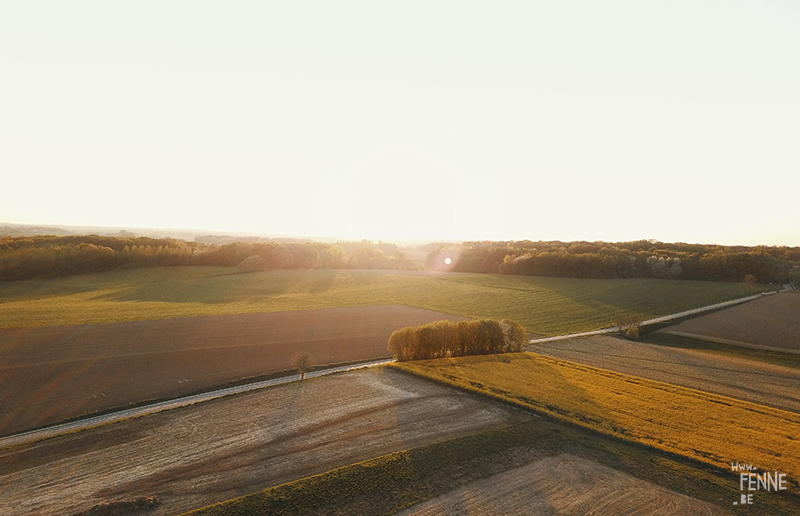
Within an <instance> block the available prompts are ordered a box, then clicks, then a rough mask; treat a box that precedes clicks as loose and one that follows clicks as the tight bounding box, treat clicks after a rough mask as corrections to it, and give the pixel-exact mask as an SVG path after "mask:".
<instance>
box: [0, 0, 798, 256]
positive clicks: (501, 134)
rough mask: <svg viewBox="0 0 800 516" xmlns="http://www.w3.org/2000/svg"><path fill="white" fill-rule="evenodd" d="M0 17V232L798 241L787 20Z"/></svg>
mask: <svg viewBox="0 0 800 516" xmlns="http://www.w3.org/2000/svg"><path fill="white" fill-rule="evenodd" d="M798 5H800V4H797V3H795V2H790V1H788V0H767V1H759V2H755V1H753V2H742V1H725V2H722V1H719V2H714V1H709V2H688V1H687V2H635V1H630V2H589V1H587V2H489V1H478V2H455V1H453V2H435V1H433V2H431V1H426V2H367V1H365V2H350V1H345V2H234V3H231V2H197V1H191V2H189V1H180V2H178V1H173V2H125V3H123V2H102V1H97V2H81V1H78V2H3V3H2V4H0V68H1V69H2V70H3V72H2V76H3V79H2V81H0V99H2V100H0V102H2V104H1V105H2V109H1V110H0V170H1V171H2V183H1V184H2V193H3V196H2V202H1V203H0V223H19V224H40V225H57V224H60V225H78V226H110V227H130V228H144V227H152V228H185V229H197V230H208V231H209V232H215V233H224V232H239V233H241V232H245V233H253V234H261V235H275V236H277V235H295V236H305V237H311V238H346V239H362V238H369V239H375V240H377V239H382V240H390V241H408V240H509V239H514V240H518V239H530V240H564V241H570V240H590V241H594V240H605V241H626V240H637V239H650V238H654V239H658V240H661V241H667V242H674V241H681V242H700V243H720V244H744V245H757V244H767V245H794V246H796V245H800V209H798V208H797V195H798V192H800V123H799V122H798V121H800V95H798V92H800V31H798V27H800V7H798Z"/></svg>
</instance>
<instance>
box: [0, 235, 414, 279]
mask: <svg viewBox="0 0 800 516" xmlns="http://www.w3.org/2000/svg"><path fill="white" fill-rule="evenodd" d="M345 249H349V250H350V251H349V252H347V251H345ZM387 251H388V252H389V253H391V254H387ZM253 257H258V259H253ZM248 259H249V260H248ZM254 264H256V265H254ZM175 265H215V266H226V267H235V266H240V265H241V266H243V267H241V268H240V272H252V271H254V270H266V269H313V268H326V269H335V268H338V269H342V268H359V269H414V268H416V267H415V265H414V263H413V262H412V261H411V260H409V259H408V258H407V257H406V256H405V254H403V253H402V252H401V251H399V250H398V248H397V246H394V244H389V245H388V246H387V245H384V244H383V243H379V244H374V243H373V242H369V241H367V240H363V241H360V242H340V243H337V244H325V243H319V242H302V243H300V242H294V243H279V242H274V241H271V242H263V241H258V242H231V243H229V244H225V245H217V244H207V243H203V242H198V241H194V242H189V241H185V240H178V239H173V238H149V237H116V236H98V235H85V236H80V235H71V236H25V237H1V238H0V281H9V280H23V279H31V278H38V277H52V276H64V275H70V274H84V273H91V272H102V271H109V270H115V269H124V268H134V267H154V266H175Z"/></svg>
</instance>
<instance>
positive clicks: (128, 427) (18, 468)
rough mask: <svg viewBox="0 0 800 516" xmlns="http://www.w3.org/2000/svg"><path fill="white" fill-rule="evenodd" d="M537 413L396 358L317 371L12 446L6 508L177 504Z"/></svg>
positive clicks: (175, 507) (179, 507)
mask: <svg viewBox="0 0 800 516" xmlns="http://www.w3.org/2000/svg"><path fill="white" fill-rule="evenodd" d="M529 419H530V415H526V414H524V413H521V412H519V411H516V410H512V409H510V408H508V407H503V406H500V405H497V404H492V403H487V402H486V401H483V400H480V399H477V398H474V397H471V396H469V395H466V394H464V393H460V392H458V391H455V390H453V389H449V388H447V387H443V386H438V385H435V384H433V383H431V382H426V381H421V380H419V379H416V378H413V377H411V376H408V375H405V374H402V373H399V372H397V371H393V370H381V369H372V370H365V371H357V372H349V373H342V374H337V375H331V376H327V377H320V378H313V379H308V380H304V381H297V382H293V383H290V384H285V385H281V386H277V387H273V388H268V389H263V390H260V391H254V392H251V393H247V394H243V395H238V396H232V397H228V398H221V399H218V400H215V401H211V402H207V403H202V404H198V405H194V406H190V407H185V408H182V409H177V410H173V411H168V412H162V413H159V414H154V415H150V416H146V417H141V418H136V419H132V420H128V421H123V422H120V423H115V424H113V425H107V426H104V427H100V428H95V429H91V430H86V431H83V432H79V433H76V434H70V435H64V436H60V437H56V438H53V439H48V440H45V441H41V442H37V443H32V444H28V445H22V446H16V447H13V448H10V449H7V450H2V451H0V492H2V493H3V514H4V515H21V514H37V515H48V514H53V515H55V514H58V515H61V514H73V513H75V512H77V511H79V510H83V509H88V508H91V507H92V506H93V505H95V504H97V503H101V502H106V501H112V500H126V499H130V498H135V497H137V496H150V495H153V494H156V495H158V497H159V499H160V500H161V502H162V505H161V506H160V507H159V508H158V510H157V511H156V512H154V513H150V514H153V515H162V514H163V515H169V514H176V513H179V512H182V511H186V510H190V509H194V508H198V507H202V506H203V505H208V504H211V503H216V502H221V501H224V500H227V499H229V498H233V497H236V496H241V495H244V494H248V493H251V492H253V491H257V490H259V489H264V488H265V487H269V486H274V485H278V484H282V483H284V482H288V481H293V480H297V479H300V478H303V477H307V476H309V475H314V474H318V473H324V472H325V471H328V470H331V469H334V468H338V467H342V466H346V465H348V464H351V463H354V462H359V461H363V460H366V459H371V458H372V457H376V456H381V455H384V454H386V453H390V452H394V451H396V450H402V449H409V448H413V447H416V446H420V445H424V444H429V443H433V442H436V441H440V440H442V439H448V438H455V437H459V436H464V435H467V434H472V433H475V432H479V431H484V430H488V429H492V428H498V427H504V426H508V425H513V424H515V423H519V422H523V421H526V420H529Z"/></svg>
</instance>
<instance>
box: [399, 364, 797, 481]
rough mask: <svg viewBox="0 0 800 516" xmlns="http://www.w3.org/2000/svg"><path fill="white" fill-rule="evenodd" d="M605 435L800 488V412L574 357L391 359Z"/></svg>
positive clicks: (427, 375) (406, 367)
mask: <svg viewBox="0 0 800 516" xmlns="http://www.w3.org/2000/svg"><path fill="white" fill-rule="evenodd" d="M391 366H392V367H397V368H399V369H401V370H403V371H407V372H409V373H412V374H416V375H419V376H422V377H425V378H430V379H433V380H436V381H440V382H444V383H448V384H451V385H455V386H457V387H460V388H463V389H466V390H469V391H472V392H478V393H481V394H485V395H489V396H491V397H494V398H497V399H500V400H503V401H505V402H510V403H512V404H516V405H520V406H523V407H526V408H528V409H531V410H533V411H534V412H537V413H540V414H543V415H546V416H548V417H551V418H554V419H557V420H560V421H564V422H568V423H572V424H575V425H578V426H581V427H584V428H588V429H591V430H595V431H598V432H600V433H603V434H607V435H611V436H615V437H619V438H622V439H625V440H628V441H632V442H636V443H640V444H644V445H646V446H649V447H652V448H656V449H659V450H664V451H667V452H672V453H676V454H679V455H682V456H685V457H689V458H691V459H696V460H699V461H702V462H705V463H708V464H711V465H714V466H717V467H720V468H726V467H730V466H729V464H731V463H736V462H739V463H747V464H752V465H753V466H755V467H757V468H758V469H759V471H770V472H771V471H779V472H781V473H786V474H787V477H788V479H790V482H791V483H792V484H791V486H790V487H789V489H791V490H793V491H794V492H795V493H798V492H800V490H798V483H797V479H798V478H800V415H798V414H796V413H793V412H787V411H783V410H779V409H774V408H769V407H765V406H762V405H757V404H754V403H749V402H745V401H739V400H735V399H733V398H727V397H724V396H718V395H715V394H709V393H705V392H701V391H696V390H693V389H687V388H685V387H678V386H675V385H670V384H666V383H661V382H656V381H652V380H646V379H643V378H639V377H635V376H629V375H624V374H619V373H615V372H611V371H607V370H604V369H598V368H594V367H589V366H586V365H582V364H577V363H574V362H567V361H564V360H558V359H555V358H551V357H547V356H543V355H538V354H536V353H515V354H506V355H486V356H476V357H460V358H453V359H439V360H421V361H416V362H403V363H396V364H392V365H391Z"/></svg>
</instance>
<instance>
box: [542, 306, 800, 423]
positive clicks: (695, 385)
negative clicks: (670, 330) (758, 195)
mask: <svg viewBox="0 0 800 516" xmlns="http://www.w3.org/2000/svg"><path fill="white" fill-rule="evenodd" d="M773 297H774V296H773ZM798 297H800V296H798ZM731 310H732V309H731ZM527 349H528V350H530V351H533V352H535V353H540V354H543V355H547V356H551V357H555V358H560V359H562V360H569V361H571V362H577V363H580V364H586V365H590V366H594V367H601V368H603V369H608V370H610V371H616V372H618V373H624V374H630V375H634V376H640V377H642V378H647V379H650V380H656V381H660V382H665V383H671V384H673V385H680V386H683V387H689V388H691V389H697V390H701V391H705V392H712V393H715V394H721V395H723V396H729V397H731V398H737V399H741V400H746V401H752V402H754V403H758V404H761V405H767V406H770V407H775V408H780V409H783V410H790V411H792V412H797V413H800V371H799V370H797V369H793V368H789V367H781V366H778V365H773V364H766V363H762V362H754V361H752V360H746V359H743V358H736V357H727V356H720V355H712V354H709V353H704V352H702V351H695V350H691V349H681V348H671V347H666V346H657V345H654V344H645V343H642V342H633V341H629V340H625V339H621V338H617V337H612V336H608V335H596V336H591V337H579V338H574V339H564V340H557V341H550V342H544V343H542V344H533V345H530V346H528V348H527Z"/></svg>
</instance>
